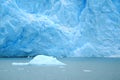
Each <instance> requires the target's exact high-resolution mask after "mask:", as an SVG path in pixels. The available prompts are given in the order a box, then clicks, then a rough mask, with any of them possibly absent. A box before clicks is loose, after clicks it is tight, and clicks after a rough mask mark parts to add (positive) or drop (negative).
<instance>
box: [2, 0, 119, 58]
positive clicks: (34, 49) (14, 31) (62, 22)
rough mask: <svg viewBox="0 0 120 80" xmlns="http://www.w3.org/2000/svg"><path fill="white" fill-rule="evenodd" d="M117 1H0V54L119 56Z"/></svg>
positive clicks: (4, 55) (20, 55)
mask: <svg viewBox="0 0 120 80" xmlns="http://www.w3.org/2000/svg"><path fill="white" fill-rule="evenodd" d="M119 6H120V0H0V57H24V56H35V55H48V56H55V57H109V56H114V55H120V7H119Z"/></svg>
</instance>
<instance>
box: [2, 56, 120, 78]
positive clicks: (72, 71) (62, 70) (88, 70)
mask: <svg viewBox="0 0 120 80" xmlns="http://www.w3.org/2000/svg"><path fill="white" fill-rule="evenodd" d="M29 60H31V59H27V58H0V80H120V58H64V59H60V61H62V62H64V63H66V64H67V65H66V66H32V65H31V66H13V65H12V62H28V61H29Z"/></svg>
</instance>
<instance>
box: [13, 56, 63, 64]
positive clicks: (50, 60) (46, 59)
mask: <svg viewBox="0 0 120 80" xmlns="http://www.w3.org/2000/svg"><path fill="white" fill-rule="evenodd" d="M12 65H65V64H64V63H62V62H60V61H59V60H57V59H56V58H54V57H52V56H45V55H37V56H36V57H34V58H33V59H32V60H31V61H30V62H28V63H12Z"/></svg>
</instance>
